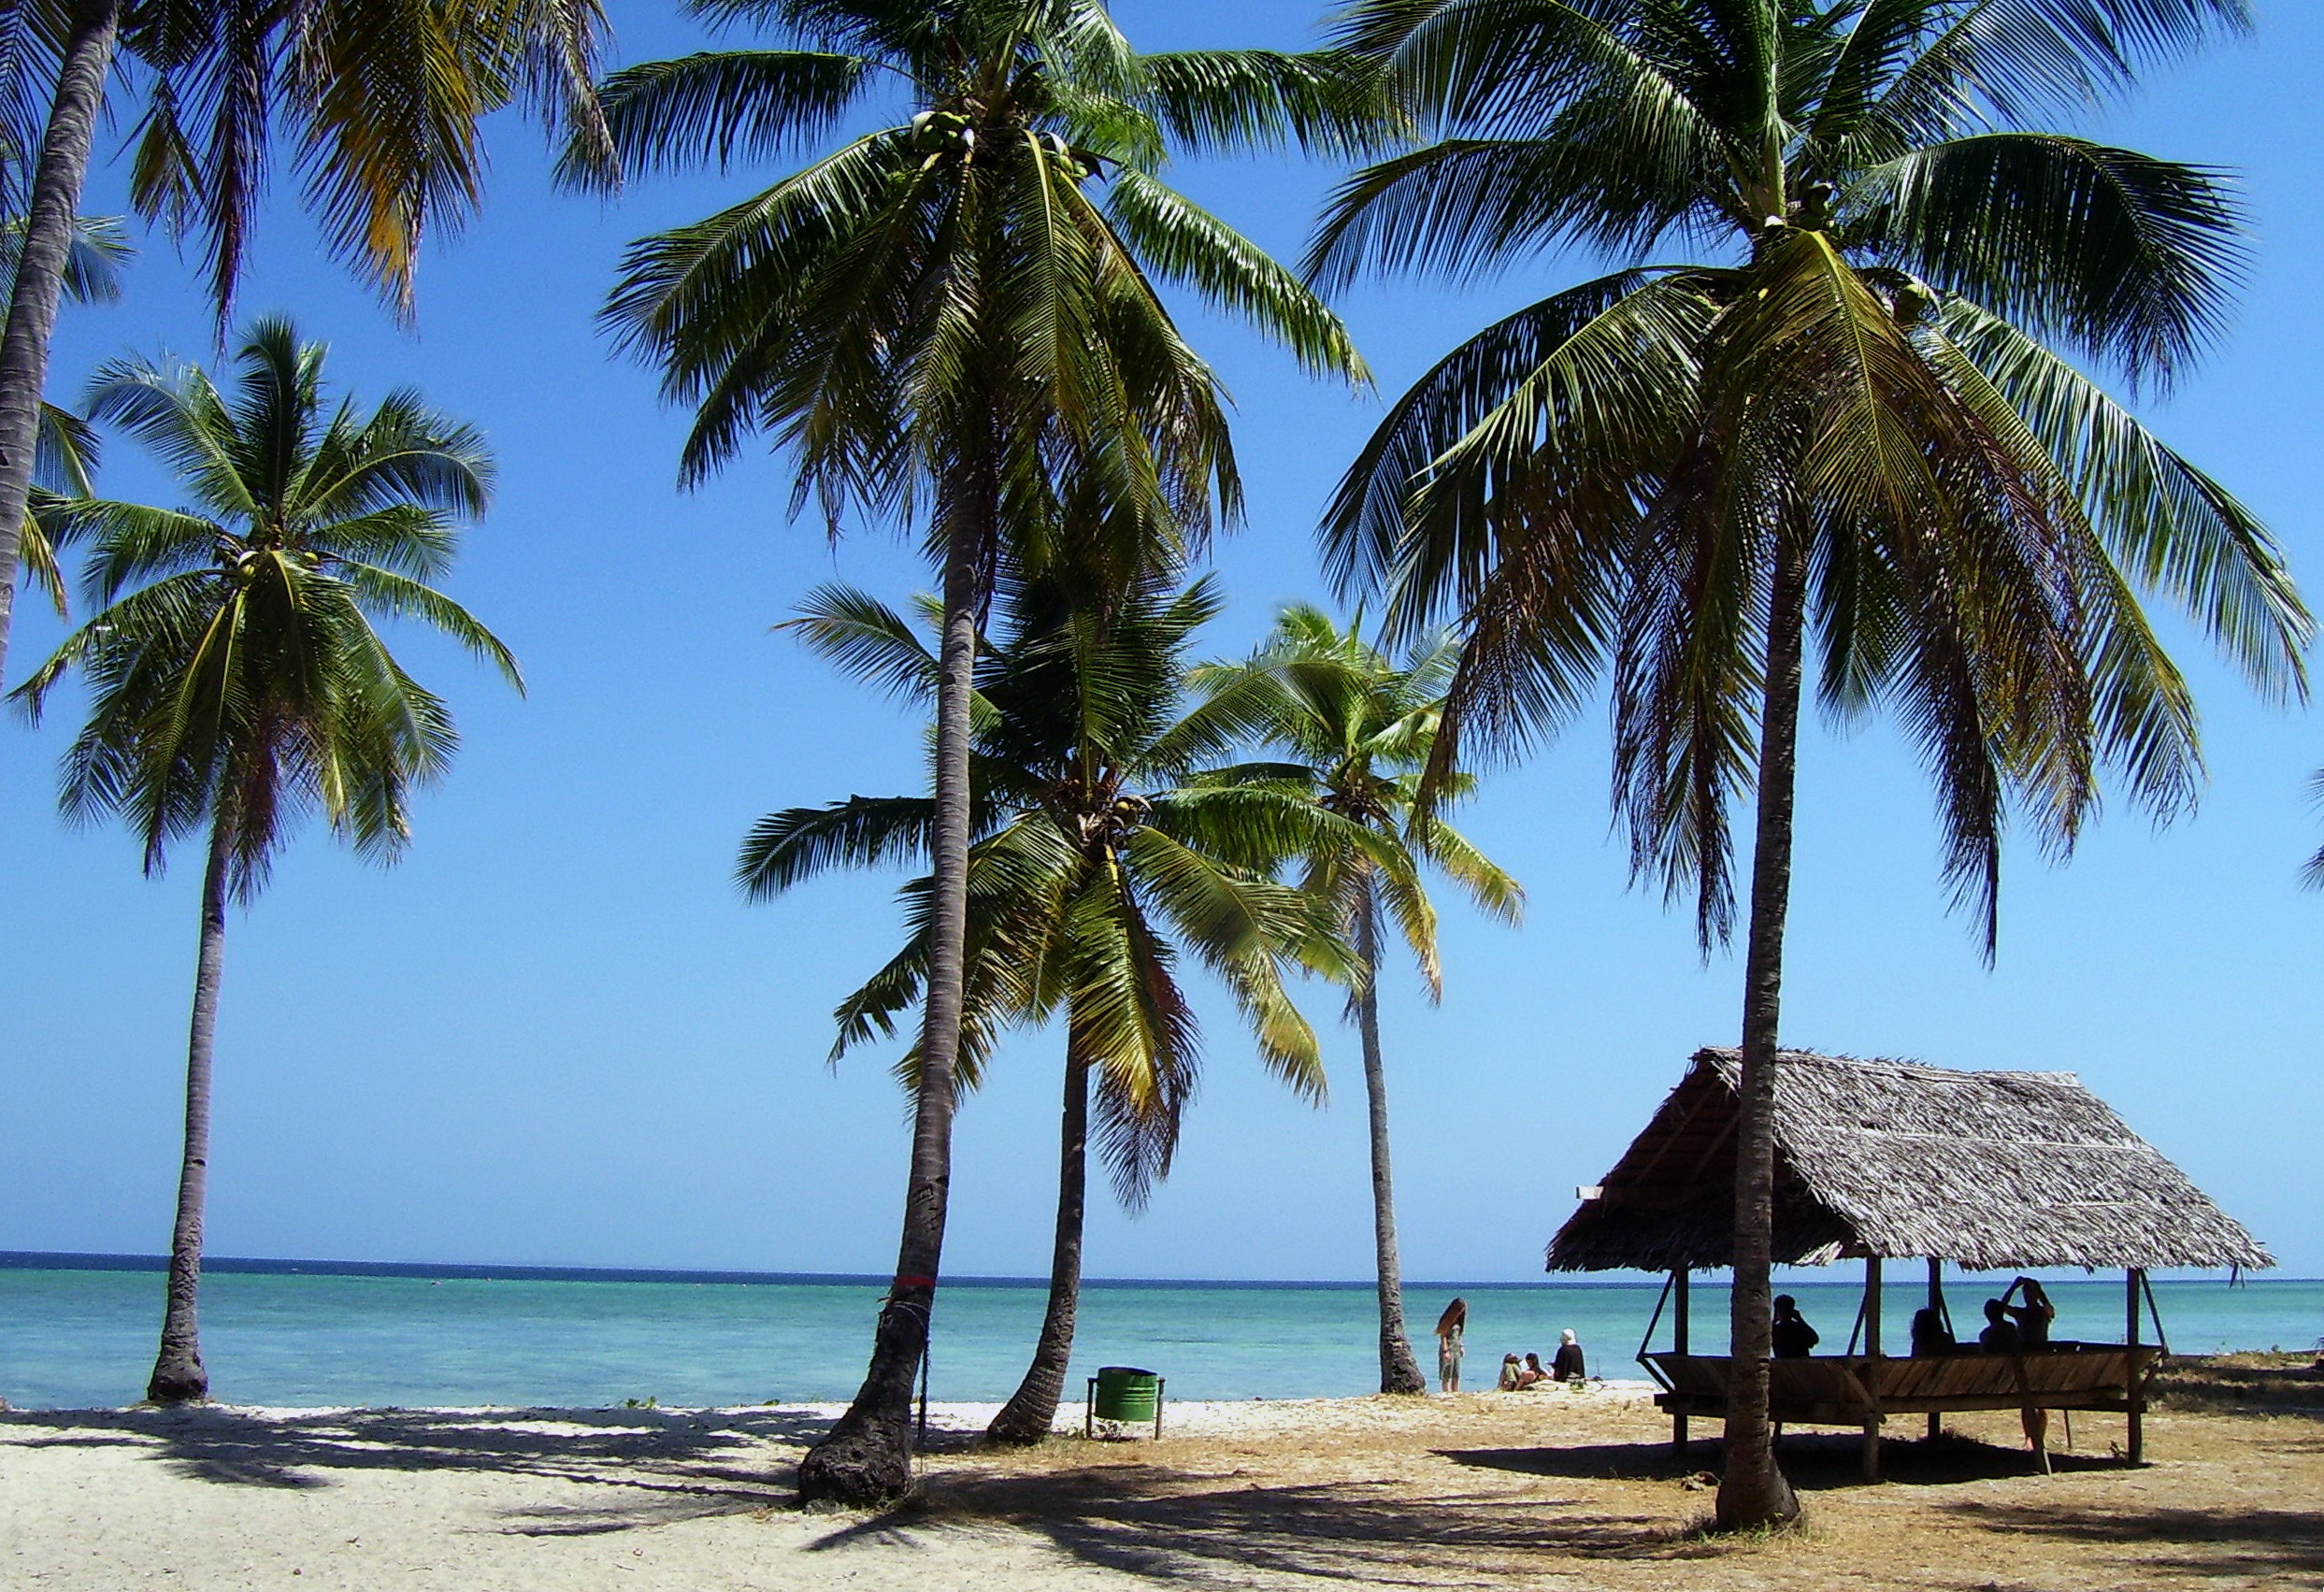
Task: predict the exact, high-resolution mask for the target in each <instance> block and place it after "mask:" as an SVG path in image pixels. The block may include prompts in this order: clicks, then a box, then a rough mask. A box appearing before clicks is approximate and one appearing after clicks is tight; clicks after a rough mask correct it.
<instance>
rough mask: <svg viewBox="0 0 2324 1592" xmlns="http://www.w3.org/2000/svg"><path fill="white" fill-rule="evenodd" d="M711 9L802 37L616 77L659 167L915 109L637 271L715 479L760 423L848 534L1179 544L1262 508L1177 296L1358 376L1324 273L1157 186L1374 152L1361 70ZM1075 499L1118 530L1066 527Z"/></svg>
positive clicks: (936, 14) (647, 316)
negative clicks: (1243, 506)
mask: <svg viewBox="0 0 2324 1592" xmlns="http://www.w3.org/2000/svg"><path fill="white" fill-rule="evenodd" d="M704 8H705V9H707V10H711V11H714V12H715V14H717V15H719V16H721V17H722V18H725V19H729V20H747V21H749V22H756V23H759V24H761V25H764V26H767V27H770V28H771V29H773V30H774V31H776V32H777V33H778V35H780V36H783V37H784V39H785V41H786V42H787V43H789V44H790V45H791V46H792V48H784V49H775V50H725V51H718V52H713V53H705V54H700V55H695V56H689V57H686V58H683V59H681V60H676V61H667V62H657V63H653V64H649V65H641V66H636V67H631V68H629V69H627V70H625V71H623V72H620V73H617V74H615V75H614V76H613V77H612V78H611V79H610V80H609V81H608V83H607V85H606V88H605V104H606V108H607V114H608V117H609V122H610V128H611V130H612V136H613V140H614V144H615V147H616V148H617V149H618V150H619V151H620V152H621V154H622V156H623V157H624V160H625V161H627V162H628V163H629V164H630V165H632V166H633V167H634V168H637V169H646V170H651V169H655V168H660V167H666V166H669V165H677V164H680V163H681V162H687V161H696V160H701V159H705V158H710V159H714V160H716V161H718V162H719V163H721V164H724V163H725V162H726V161H728V160H731V159H748V158H761V157H767V156H770V155H775V154H778V153H780V152H781V151H784V150H785V149H787V148H789V147H791V146H793V145H795V144H797V143H800V142H802V141H805V140H808V139H811V138H814V137H817V136H822V135H824V134H825V133H826V132H828V131H830V130H831V129H833V128H835V127H837V126H839V125H840V124H841V123H843V122H847V121H849V120H851V119H858V118H860V117H861V116H863V115H866V114H869V115H872V116H874V117H875V118H876V117H877V116H878V115H879V113H880V111H881V110H882V108H889V109H892V110H894V111H895V112H896V113H897V117H898V119H897V120H896V121H895V122H892V123H890V124H888V125H884V126H877V127H874V128H873V129H872V130H870V131H868V132H863V133H860V134H857V135H855V136H849V137H846V138H845V139H844V140H843V141H841V142H840V143H839V147H838V148H837V149H836V150H835V151H832V152H831V153H829V154H828V155H825V157H823V158H821V159H819V160H817V161H815V162H813V163H812V164H811V165H808V166H807V167H805V168H804V169H802V170H800V171H798V172H796V173H795V174H793V175H791V176H789V177H786V178H784V179H782V180H780V181H779V182H777V183H776V184H775V185H774V186H773V187H771V188H768V189H767V190H766V191H764V192H763V193H760V194H756V195H755V196H753V197H752V198H750V199H748V200H745V201H744V202H742V203H741V204H739V205H737V206H735V207H733V208H729V209H727V210H725V211H724V212H722V213H720V214H718V215H716V216H713V217H710V219H708V220H706V221H704V222H699V223H697V224H696V225H693V226H690V227H682V228H679V229H677V230H675V231H672V232H668V233H665V234H662V235H660V236H659V237H653V238H650V239H648V240H646V241H644V242H643V243H640V244H639V245H638V246H637V247H636V248H635V249H634V250H633V251H631V253H630V255H629V258H628V260H627V261H626V263H625V269H624V280H623V282H622V284H621V286H620V288H619V289H618V290H617V292H616V293H615V294H614V296H613V298H612V300H611V302H610V305H609V307H608V309H607V320H608V323H609V324H610V326H612V327H613V328H614V329H615V331H616V332H617V333H618V334H619V335H620V336H621V337H622V338H623V339H624V343H625V344H626V345H627V346H629V347H631V348H633V349H636V350H638V351H642V352H650V353H652V354H653V355H654V356H656V357H658V359H659V360H660V361H661V364H662V366H663V370H664V380H665V387H666V390H667V392H668V393H669V394H670V395H671V396H672V397H673V398H675V399H678V400H679V401H681V402H683V403H686V404H688V405H690V406H692V407H694V408H695V409H696V422H695V425H694V429H693V432H692V434H691V435H690V437H688V440H687V444H686V449H685V453H684V460H683V468H684V471H685V474H686V475H687V477H688V478H689V479H692V478H695V477H697V476H699V475H701V474H702V473H704V472H706V471H708V470H710V469H711V468H713V467H715V466H717V465H718V464H719V463H720V462H722V461H723V460H724V459H725V458H727V457H728V456H730V455H731V454H732V452H734V450H735V449H736V447H737V446H738V445H739V441H740V439H741V437H743V436H745V435H746V434H748V433H749V432H751V431H753V430H763V431H766V432H767V433H769V434H771V435H772V436H774V437H776V438H778V439H779V440H780V441H781V442H782V443H783V444H784V445H785V446H787V447H788V448H790V449H791V450H792V451H793V452H794V453H795V455H796V459H797V462H798V465H799V471H798V476H797V483H798V485H797V490H798V493H799V496H800V501H801V502H802V503H804V502H805V501H807V500H809V499H810V498H812V499H814V500H816V501H818V502H820V503H821V504H822V505H823V507H824V508H825V509H826V510H827V511H829V512H830V513H832V514H833V515H835V516H836V515H838V514H839V513H840V512H842V511H843V510H844V509H845V508H846V507H847V506H848V505H850V504H854V503H861V504H863V505H864V506H866V507H867V508H869V509H873V510H874V511H882V512H895V513H897V514H899V515H900V516H903V517H906V518H910V517H911V516H913V515H914V514H915V513H916V512H917V511H918V510H920V509H922V508H924V507H927V508H932V509H933V510H934V513H935V517H936V519H937V520H939V521H948V520H950V519H952V518H953V517H954V516H957V515H960V514H964V513H974V514H978V515H979V516H980V518H981V519H983V520H985V521H988V522H989V523H988V524H986V525H984V526H983V532H982V534H983V537H984V538H987V539H988V540H989V538H995V537H999V536H1002V535H1025V536H1030V535H1032V534H1033V533H1032V532H1031V531H1030V530H1029V529H1026V527H1033V526H1039V525H1055V524H1060V523H1076V524H1077V525H1079V526H1081V527H1083V528H1084V529H1087V528H1090V527H1092V526H1095V525H1098V524H1103V525H1106V526H1108V527H1110V528H1112V529H1113V530H1116V531H1121V532H1127V533H1131V534H1133V535H1136V536H1140V537H1142V538H1144V543H1145V545H1147V546H1150V547H1151V546H1169V545H1174V544H1176V543H1177V541H1178V539H1179V538H1181V537H1183V536H1185V535H1187V534H1190V533H1191V534H1195V535H1198V534H1199V533H1200V531H1201V530H1202V529H1203V528H1204V527H1205V526H1207V525H1208V524H1209V523H1210V522H1211V520H1212V517H1213V516H1214V514H1217V513H1224V514H1225V515H1227V516H1228V517H1230V518H1231V517H1232V516H1233V514H1234V513H1236V512H1237V511H1238V509H1239V507H1240V501H1241V495H1240V485H1239V482H1238V480H1237V478H1236V475H1235V471H1234V465H1233V457H1232V453H1231V452H1230V450H1229V448H1228V445H1227V438H1226V431H1225V422H1224V415H1223V412H1222V410H1221V409H1220V398H1219V394H1218V393H1217V390H1216V383H1215V380H1214V379H1213V378H1212V373H1211V371H1210V369H1209V367H1208V366H1205V365H1204V364H1203V362H1202V361H1201V360H1200V359H1199V358H1198V357H1197V356H1196V354H1195V353H1194V351H1192V350H1191V349H1190V348H1189V347H1188V346H1187V345H1186V344H1185V343H1184V341H1183V339H1182V338H1181V337H1180V336H1179V334H1178V333H1177V331H1176V330H1175V328H1174V327H1173V325H1172V323H1171V322H1170V318H1169V315H1168V313H1167V312H1166V311H1165V310H1164V308H1162V305H1161V302H1160V300H1159V299H1158V298H1157V297H1156V296H1155V287H1154V285H1153V284H1154V282H1155V280H1162V281H1169V282H1176V283H1181V284H1184V285H1187V286H1190V287H1192V288H1193V289H1195V290H1196V291H1197V292H1198V293H1199V294H1201V295H1202V296H1203V297H1204V298H1206V299H1207V300H1209V301H1210V302H1212V303H1213V304H1215V305H1218V306H1220V307H1222V308H1226V309H1227V310H1229V311H1231V312H1234V313H1237V314H1240V315H1242V316H1244V317H1246V318H1248V319H1249V320H1251V321H1252V322H1254V323H1255V324H1256V325H1258V326H1259V327H1260V328H1261V329H1262V330H1263V331H1265V332H1266V333H1268V334H1269V335H1270V336H1272V337H1276V338H1278V339H1279V340H1281V341H1282V342H1284V344H1286V345H1287V346H1288V347H1289V348H1290V349H1291V350H1292V351H1294V352H1295V353H1296V354H1297V355H1298V358H1299V359H1300V360H1301V362H1302V363H1303V364H1305V365H1306V366H1309V367H1310V368H1311V369H1314V370H1317V371H1322V372H1335V373H1339V374H1341V375H1344V376H1348V377H1350V378H1356V379H1360V376H1361V373H1362V366H1361V364H1360V362H1359V361H1358V359H1357V357H1356V352H1355V351H1354V349H1353V347H1352V345H1351V344H1350V343H1349V341H1348V338H1347V335H1346V333H1345V331H1344V330H1343V329H1342V328H1341V325H1340V323H1339V322H1338V321H1337V319H1336V318H1335V317H1333V316H1332V315H1331V313H1330V312H1329V311H1328V310H1327V309H1325V308H1323V307H1322V306H1321V305H1320V304H1319V303H1318V302H1317V301H1316V300H1315V299H1314V298H1313V296H1312V295H1311V294H1309V293H1308V291H1307V290H1306V289H1305V288H1304V287H1303V286H1301V285H1300V283H1299V282H1298V279H1297V278H1296V277H1294V276H1293V275H1292V274H1291V273H1290V272H1288V271H1286V270H1284V268H1282V267H1281V266H1279V265H1276V264H1275V263H1274V262H1272V261H1270V259H1268V257H1267V256H1266V255H1265V254H1264V253H1263V252H1262V251H1259V250H1258V249H1257V248H1255V246H1254V245H1252V244H1251V243H1250V242H1248V241H1247V240H1246V239H1244V238H1242V237H1240V236H1239V235H1238V234H1236V233H1235V232H1233V231H1232V230H1231V229H1230V228H1228V227H1227V226H1226V225H1225V224H1224V223H1223V222H1220V221H1218V220H1217V219H1216V218H1215V217H1212V216H1211V215H1209V214H1208V213H1207V212H1205V211H1203V210H1202V209H1201V208H1198V207H1197V206H1195V205H1194V204H1192V203H1190V202H1189V201H1187V200H1186V199H1184V197H1183V196H1181V195H1179V194H1175V193H1173V192H1171V191H1170V190H1169V188H1168V187H1166V186H1164V185H1163V184H1162V183H1161V182H1160V181H1159V180H1158V179H1157V178H1156V177H1155V169H1156V168H1157V167H1158V166H1159V165H1161V164H1162V162H1163V160H1164V158H1165V155H1166V153H1168V152H1169V151H1171V150H1172V149H1179V150H1186V151H1205V150H1212V149H1218V148H1224V147H1233V146H1237V145H1241V146H1249V145H1255V144H1265V143H1270V142H1275V141H1280V140H1281V139H1283V138H1284V137H1286V136H1296V137H1299V138H1302V139H1304V140H1306V141H1308V142H1310V143H1318V144H1326V145H1335V146H1336V145H1346V144H1349V143H1351V142H1353V141H1354V140H1355V139H1356V137H1358V136H1360V132H1359V131H1357V130H1360V128H1361V127H1362V126H1363V125H1364V123H1363V117H1364V115H1365V114H1366V112H1367V110H1368V108H1370V104H1371V98H1370V91H1369V90H1368V89H1366V88H1364V87H1363V85H1362V82H1361V80H1360V79H1358V78H1357V77H1356V75H1354V74H1352V73H1348V72H1345V71H1335V70H1334V69H1333V68H1332V66H1331V65H1329V64H1327V63H1318V62H1316V61H1314V60H1312V59H1309V58H1304V57H1297V56H1284V55H1275V54H1269V53H1266V52H1255V51H1199V52H1190V53H1180V54H1169V55H1154V56H1143V55H1140V54H1139V53H1138V52H1137V51H1136V50H1133V49H1132V48H1131V47H1130V45H1129V43H1128V41H1127V40H1126V39H1125V38H1124V37H1123V36H1122V35H1121V34H1120V33H1119V31H1118V30H1117V29H1116V28H1115V27H1114V25H1113V22H1112V20H1111V18H1110V17H1108V16H1107V14H1106V11H1105V8H1104V7H1103V6H1101V5H1098V4H1095V3H1093V0H935V3H930V0H920V3H913V4H880V3H861V4H853V5H822V4H815V5H810V4H805V3H803V0H722V3H721V4H718V5H716V6H714V7H704ZM576 175H580V174H576ZM971 461H973V462H974V463H975V465H976V466H977V467H976V468H975V469H974V470H972V471H966V472H965V474H967V475H974V476H981V477H983V484H982V486H981V487H980V488H978V489H976V490H973V491H972V490H971V488H970V486H969V484H968V481H967V480H965V479H964V466H967V465H968V464H969V463H970V462H971ZM963 494H967V495H968V496H967V498H966V499H965V500H964V497H963ZM1061 501H1071V502H1073V503H1075V504H1077V505H1083V504H1100V505H1103V507H1104V510H1105V512H1104V514H1103V516H1101V517H1098V518H1096V519H1093V518H1092V517H1091V516H1090V515H1088V514H1087V513H1085V512H1084V513H1081V514H1078V515H1075V516H1071V517H1070V518H1069V517H1068V516H1066V515H1064V514H1063V513H1062V512H1061V509H1060V503H1061ZM1012 528H1013V529H1012Z"/></svg>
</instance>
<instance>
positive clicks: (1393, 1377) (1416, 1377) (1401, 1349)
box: [1380, 1337, 1428, 1394]
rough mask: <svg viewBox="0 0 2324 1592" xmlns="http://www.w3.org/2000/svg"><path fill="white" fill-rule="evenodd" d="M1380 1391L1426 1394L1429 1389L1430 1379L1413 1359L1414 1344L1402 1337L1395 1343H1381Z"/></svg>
mask: <svg viewBox="0 0 2324 1592" xmlns="http://www.w3.org/2000/svg"><path fill="white" fill-rule="evenodd" d="M1380 1391H1381V1392H1383V1393H1399V1394H1402V1393H1419V1394H1426V1393H1427V1391H1428V1379H1427V1377H1425V1376H1423V1375H1421V1374H1420V1367H1419V1365H1418V1364H1417V1363H1416V1362H1415V1361H1414V1360H1413V1350H1412V1345H1411V1344H1409V1343H1407V1342H1406V1341H1404V1340H1403V1339H1402V1338H1400V1337H1399V1338H1398V1339H1397V1340H1396V1341H1394V1342H1393V1343H1383V1344H1381V1345H1380Z"/></svg>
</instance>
